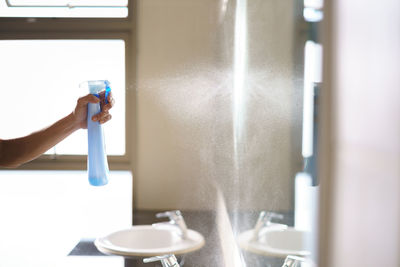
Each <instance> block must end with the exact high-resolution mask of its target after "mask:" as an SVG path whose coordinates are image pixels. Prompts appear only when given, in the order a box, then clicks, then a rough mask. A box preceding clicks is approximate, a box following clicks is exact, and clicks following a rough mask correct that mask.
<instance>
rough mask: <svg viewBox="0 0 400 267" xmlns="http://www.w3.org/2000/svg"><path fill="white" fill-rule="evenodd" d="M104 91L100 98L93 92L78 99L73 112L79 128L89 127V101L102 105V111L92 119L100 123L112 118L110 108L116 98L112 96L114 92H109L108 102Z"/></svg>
mask: <svg viewBox="0 0 400 267" xmlns="http://www.w3.org/2000/svg"><path fill="white" fill-rule="evenodd" d="M104 96H105V95H104V93H102V94H100V99H99V98H97V97H96V96H94V95H92V94H88V95H86V96H83V97H81V98H79V99H78V101H77V104H76V107H75V110H74V112H73V115H74V119H75V122H76V124H77V126H78V127H79V128H83V129H86V128H87V104H88V103H99V102H100V107H101V112H99V113H97V114H96V115H94V116H93V117H92V121H98V122H99V123H100V124H103V123H105V122H107V121H109V120H110V119H111V114H110V113H109V110H110V109H111V108H112V107H113V106H114V103H115V101H114V98H113V97H112V93H111V92H110V93H109V94H108V97H107V100H108V103H107V104H106V103H105V102H106V101H105V97H104Z"/></svg>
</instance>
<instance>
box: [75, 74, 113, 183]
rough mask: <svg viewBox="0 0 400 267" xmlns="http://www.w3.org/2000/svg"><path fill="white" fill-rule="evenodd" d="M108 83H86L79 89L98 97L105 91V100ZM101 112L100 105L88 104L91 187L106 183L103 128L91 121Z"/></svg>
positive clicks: (106, 168) (99, 81)
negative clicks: (82, 88) (84, 89)
mask: <svg viewBox="0 0 400 267" xmlns="http://www.w3.org/2000/svg"><path fill="white" fill-rule="evenodd" d="M109 85H110V84H109V82H108V81H105V80H98V81H87V82H85V83H83V84H81V87H87V89H88V90H89V92H90V93H91V94H94V95H96V96H97V97H100V96H99V93H100V92H102V91H106V93H105V94H104V95H105V98H106V99H107V95H108V92H109V91H110V87H109ZM100 111H101V107H100V103H97V104H94V103H89V104H88V115H87V132H88V158H87V168H88V176H89V183H90V184H91V185H93V186H101V185H106V184H107V183H108V176H109V169H108V162H107V154H106V150H105V142H104V133H103V127H102V125H101V124H100V123H99V122H97V121H96V122H94V121H92V117H93V115H95V114H97V113H99V112H100Z"/></svg>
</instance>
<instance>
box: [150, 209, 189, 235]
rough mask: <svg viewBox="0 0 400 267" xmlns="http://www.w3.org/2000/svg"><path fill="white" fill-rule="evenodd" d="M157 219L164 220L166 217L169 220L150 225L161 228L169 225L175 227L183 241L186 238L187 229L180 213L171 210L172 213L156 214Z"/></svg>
mask: <svg viewBox="0 0 400 267" xmlns="http://www.w3.org/2000/svg"><path fill="white" fill-rule="evenodd" d="M156 217H157V218H164V217H167V218H169V222H161V223H153V224H152V225H153V226H154V227H158V226H162V225H169V226H171V225H172V226H175V227H177V228H178V229H179V230H180V236H181V237H182V238H183V239H186V238H187V227H186V223H185V220H184V219H183V216H182V213H181V211H179V210H172V211H166V212H161V213H157V214H156Z"/></svg>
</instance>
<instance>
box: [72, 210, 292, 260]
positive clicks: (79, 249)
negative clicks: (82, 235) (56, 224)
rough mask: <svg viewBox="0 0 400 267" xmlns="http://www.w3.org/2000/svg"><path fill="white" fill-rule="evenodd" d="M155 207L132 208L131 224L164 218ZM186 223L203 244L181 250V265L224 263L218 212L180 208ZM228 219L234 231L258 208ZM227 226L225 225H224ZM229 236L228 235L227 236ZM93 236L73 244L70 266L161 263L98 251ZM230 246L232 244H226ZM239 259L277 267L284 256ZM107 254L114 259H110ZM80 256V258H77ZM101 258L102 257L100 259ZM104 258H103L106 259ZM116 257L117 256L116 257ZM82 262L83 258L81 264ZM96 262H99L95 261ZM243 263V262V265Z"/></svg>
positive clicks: (248, 223)
mask: <svg viewBox="0 0 400 267" xmlns="http://www.w3.org/2000/svg"><path fill="white" fill-rule="evenodd" d="M157 212H158V211H136V212H135V213H134V214H133V224H134V225H141V224H152V223H154V222H159V221H165V219H157V218H156V217H155V214H156V213H157ZM182 214H183V216H184V218H185V221H186V224H187V225H188V227H189V228H190V229H193V230H196V231H198V232H200V233H201V234H202V235H203V236H204V238H205V242H206V244H205V245H204V247H202V248H201V249H199V250H197V251H194V252H191V253H188V254H185V255H183V256H179V255H177V258H178V260H180V261H181V262H183V265H181V267H182V266H185V267H203V266H204V267H210V266H211V267H219V266H227V265H226V263H225V260H224V256H223V255H224V253H225V254H227V255H229V254H230V253H232V255H229V256H230V257H232V256H233V254H234V253H233V252H232V251H228V253H227V250H226V248H227V246H225V247H223V246H222V244H223V243H224V237H223V236H221V235H220V230H219V229H218V227H217V225H218V224H217V223H216V222H217V220H218V219H219V216H217V215H218V214H216V212H213V211H182ZM229 217H230V221H231V222H232V221H233V222H236V225H238V226H240V227H235V228H238V232H242V231H245V230H248V229H251V228H252V227H253V226H254V223H255V222H256V220H257V217H258V212H245V213H240V214H239V213H235V214H234V215H232V214H231V215H229ZM284 223H286V224H288V225H293V215H291V214H285V219H284ZM227 228H229V227H227ZM228 240H232V239H228ZM93 241H94V239H83V240H81V241H80V242H79V244H77V246H76V247H75V248H74V249H73V250H72V251H71V252H70V254H69V255H68V258H69V260H70V262H71V265H69V266H71V267H74V266H92V262H94V261H96V262H104V264H101V266H104V267H106V266H107V267H122V266H124V267H133V266H135V267H146V266H147V267H155V266H158V267H159V266H161V264H160V263H147V264H144V263H143V258H141V257H137V258H126V259H123V258H122V257H120V256H106V255H104V254H102V253H101V252H99V251H98V250H97V249H96V247H95V246H94V244H93ZM229 247H232V246H229ZM240 252H241V253H240V254H241V256H242V259H243V261H244V262H245V263H246V266H249V267H261V266H262V267H281V266H282V264H283V261H284V259H281V258H272V257H265V256H261V255H256V254H253V253H248V252H246V251H240ZM111 258H113V259H115V261H111ZM80 259H81V260H80ZM102 259H103V260H102ZM106 259H107V260H106ZM117 259H118V260H117ZM84 262H87V264H85V263H84ZM97 266H99V265H97ZM243 266H244V265H243Z"/></svg>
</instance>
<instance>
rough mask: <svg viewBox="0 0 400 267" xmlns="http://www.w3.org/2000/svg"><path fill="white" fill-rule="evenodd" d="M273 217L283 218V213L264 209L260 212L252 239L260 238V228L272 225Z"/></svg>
mask: <svg viewBox="0 0 400 267" xmlns="http://www.w3.org/2000/svg"><path fill="white" fill-rule="evenodd" d="M272 219H279V220H282V219H283V215H282V214H279V213H275V212H266V211H262V212H260V215H259V216H258V219H257V223H256V225H255V226H254V230H253V239H252V240H258V236H259V234H260V230H261V229H262V228H263V227H264V226H270V225H271V220H272Z"/></svg>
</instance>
